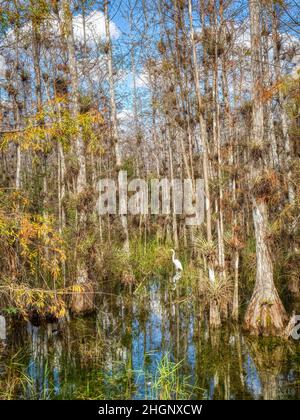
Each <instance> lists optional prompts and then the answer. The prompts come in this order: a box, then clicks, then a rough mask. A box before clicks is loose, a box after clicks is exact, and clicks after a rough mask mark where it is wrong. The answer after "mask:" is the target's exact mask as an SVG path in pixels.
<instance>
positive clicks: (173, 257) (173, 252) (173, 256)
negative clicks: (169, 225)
mask: <svg viewBox="0 0 300 420" xmlns="http://www.w3.org/2000/svg"><path fill="white" fill-rule="evenodd" d="M172 254H173V255H172V261H173V262H174V260H175V251H172Z"/></svg>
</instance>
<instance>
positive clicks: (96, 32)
mask: <svg viewBox="0 0 300 420" xmlns="http://www.w3.org/2000/svg"><path fill="white" fill-rule="evenodd" d="M85 26H86V28H85V33H86V40H87V43H88V44H89V47H90V48H92V47H93V46H95V45H96V44H97V43H98V42H99V41H101V40H102V41H103V39H104V38H105V19H104V14H103V13H102V12H100V11H94V12H91V13H90V14H88V15H87V16H86V17H85ZM42 30H43V31H44V32H45V31H46V33H47V36H48V35H49V36H54V37H57V36H59V33H60V28H59V22H58V20H57V17H56V16H52V18H51V19H50V20H49V21H48V22H47V26H46V27H45V28H42ZM73 30H74V38H75V42H77V43H79V42H83V41H84V29H83V16H82V14H78V15H76V16H74V17H73ZM31 32H32V26H31V23H30V22H28V23H26V24H25V25H24V26H23V27H22V30H21V44H22V41H23V42H24V43H25V44H26V43H28V39H30V35H31ZM110 34H111V38H112V39H117V38H118V37H119V36H120V35H121V33H120V31H119V29H118V27H117V25H116V24H115V23H114V22H112V21H110ZM15 41H16V36H15V33H14V31H13V30H10V31H8V33H7V35H6V42H7V45H10V44H11V43H13V42H15Z"/></svg>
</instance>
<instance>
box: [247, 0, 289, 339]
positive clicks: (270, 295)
mask: <svg viewBox="0 0 300 420" xmlns="http://www.w3.org/2000/svg"><path fill="white" fill-rule="evenodd" d="M249 9H250V28H251V51H252V57H251V72H252V96H253V111H252V112H253V113H252V124H253V126H252V138H253V141H254V142H255V144H256V145H261V147H260V149H262V146H263V138H264V116H263V102H262V96H261V91H262V88H263V80H262V60H261V24H260V18H261V2H260V0H252V1H249ZM262 170H263V162H262V158H259V159H256V161H255V159H252V162H251V183H252V213H253V222H254V232H255V240H256V264H257V267H256V282H255V287H254V291H253V295H252V297H251V300H250V303H249V305H248V308H247V311H246V315H245V322H244V325H245V328H246V329H247V330H249V331H250V332H251V333H255V334H263V335H269V334H280V333H282V331H283V329H284V322H285V320H286V313H285V309H284V307H283V305H282V303H281V300H280V298H279V295H278V293H277V290H276V287H275V284H274V279H273V262H272V257H271V252H270V249H269V245H268V242H267V234H268V209H267V203H266V202H265V199H264V198H263V197H257V195H255V182H257V180H258V179H259V177H261V176H262Z"/></svg>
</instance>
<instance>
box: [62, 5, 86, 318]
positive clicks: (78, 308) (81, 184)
mask: <svg viewBox="0 0 300 420" xmlns="http://www.w3.org/2000/svg"><path fill="white" fill-rule="evenodd" d="M62 10H63V25H62V26H63V27H62V30H63V35H64V37H65V40H66V44H67V50H68V63H69V72H70V81H71V95H70V97H71V104H70V106H71V113H72V116H73V119H74V124H76V125H77V126H78V124H79V123H78V116H79V113H80V105H79V80H78V73H77V63H76V56H75V44H74V34H73V22H72V13H71V9H70V2H69V0H62ZM75 151H76V155H77V159H78V166H79V171H78V174H77V177H76V184H75V188H76V195H77V200H78V201H79V200H80V199H82V194H83V193H84V191H85V189H86V162H85V147H84V142H83V137H82V134H81V129H80V127H79V126H78V134H77V136H76V140H75ZM79 207H80V209H79V210H78V222H77V223H78V225H77V235H79V236H80V237H82V235H85V230H86V214H85V211H84V210H82V209H81V206H79ZM76 268H77V277H76V283H77V284H80V285H81V287H82V288H83V290H82V292H79V293H74V294H73V297H72V310H73V311H74V312H77V313H79V312H88V311H91V310H92V309H93V299H94V294H93V287H92V285H91V284H90V283H88V270H87V266H86V261H84V260H82V259H81V260H78V261H77V267H76Z"/></svg>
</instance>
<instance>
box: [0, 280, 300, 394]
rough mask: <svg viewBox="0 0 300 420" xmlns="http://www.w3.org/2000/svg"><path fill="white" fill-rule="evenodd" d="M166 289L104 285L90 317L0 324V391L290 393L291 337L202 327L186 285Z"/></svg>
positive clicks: (294, 362) (297, 358)
mask: <svg viewBox="0 0 300 420" xmlns="http://www.w3.org/2000/svg"><path fill="white" fill-rule="evenodd" d="M172 288H173V287H172V286H171V285H167V286H166V285H165V286H164V287H161V286H160V282H151V284H148V285H147V287H142V288H139V290H138V291H137V293H136V294H133V295H129V293H127V294H125V293H123V297H120V296H117V295H115V294H112V293H109V292H107V293H106V294H103V295H102V296H101V299H100V300H101V302H99V308H101V309H99V312H98V313H97V315H96V316H94V317H90V318H77V319H73V320H71V321H70V322H69V323H66V324H65V325H63V326H59V325H55V324H49V325H47V326H44V327H35V326H33V325H31V324H29V323H28V324H27V325H26V324H25V325H24V326H22V327H19V328H18V329H16V328H10V329H8V331H7V337H6V340H5V341H3V340H2V343H0V398H2V399H4V398H20V399H78V398H83V399H125V398H129V399H131V398H135V399H137V398H153V399H154V398H186V399H188V398H197V399H282V398H284V399H299V398H300V346H299V344H300V343H299V342H297V341H295V342H289V343H286V342H281V341H278V340H274V339H262V338H260V339H254V338H251V337H249V336H245V335H243V334H242V332H241V331H240V330H239V328H238V327H234V326H233V325H225V326H223V327H222V328H221V329H220V330H218V331H211V332H210V331H209V329H208V327H207V323H206V321H205V319H203V318H202V317H200V316H198V317H195V315H194V314H199V313H201V311H200V308H199V306H198V303H197V299H195V298H193V296H192V293H191V291H190V290H189V289H188V288H185V289H183V290H181V288H180V287H179V286H177V288H176V290H172ZM200 318H201V319H200ZM178 362H180V363H179V364H178V365H176V364H177V363H178Z"/></svg>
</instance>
